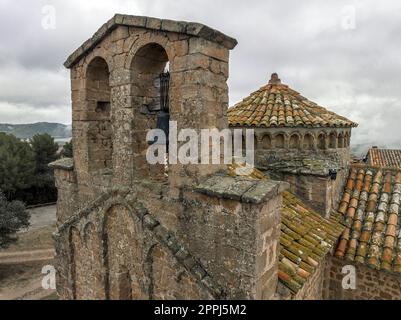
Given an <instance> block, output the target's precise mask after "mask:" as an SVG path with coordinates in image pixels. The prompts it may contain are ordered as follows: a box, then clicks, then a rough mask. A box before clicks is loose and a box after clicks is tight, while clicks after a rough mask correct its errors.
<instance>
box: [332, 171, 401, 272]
mask: <svg viewBox="0 0 401 320" xmlns="http://www.w3.org/2000/svg"><path fill="white" fill-rule="evenodd" d="M358 180H359V181H361V182H362V184H363V188H362V189H361V191H360V190H359V188H360V185H361V184H358V183H356V181H358ZM351 186H352V187H353V189H352V188H351ZM351 195H352V196H351ZM400 202H401V171H397V170H393V169H389V168H378V167H368V166H362V167H361V166H353V167H352V168H351V169H350V173H349V177H348V181H347V184H346V186H345V189H344V193H343V196H342V200H341V203H340V206H339V210H338V211H339V213H340V214H342V215H343V223H344V224H345V225H346V226H347V229H345V230H344V232H343V233H342V235H341V237H340V240H339V242H338V244H337V249H336V251H335V255H336V256H338V257H345V258H346V259H349V260H351V261H358V262H360V263H364V264H366V265H368V266H369V267H371V268H374V269H377V270H386V271H389V272H397V273H401V233H400V223H399V219H398V215H399V212H400Z"/></svg>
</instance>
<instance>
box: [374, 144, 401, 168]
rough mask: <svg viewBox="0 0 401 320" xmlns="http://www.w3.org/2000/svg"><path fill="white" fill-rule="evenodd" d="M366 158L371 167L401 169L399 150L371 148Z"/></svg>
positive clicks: (400, 152) (400, 153)
mask: <svg viewBox="0 0 401 320" xmlns="http://www.w3.org/2000/svg"><path fill="white" fill-rule="evenodd" d="M367 157H368V164H369V165H372V166H380V167H396V168H401V150H394V149H379V148H371V149H369V151H368V154H367Z"/></svg>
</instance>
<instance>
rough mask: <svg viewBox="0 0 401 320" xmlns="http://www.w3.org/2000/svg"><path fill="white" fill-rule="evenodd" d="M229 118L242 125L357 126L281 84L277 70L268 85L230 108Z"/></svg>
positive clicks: (236, 124) (231, 122) (233, 123)
mask: <svg viewBox="0 0 401 320" xmlns="http://www.w3.org/2000/svg"><path fill="white" fill-rule="evenodd" d="M228 122H229V125H230V126H239V127H356V126H357V124H356V123H355V122H352V121H350V120H348V119H347V118H345V117H342V116H339V115H338V114H336V113H334V112H331V111H329V110H327V109H325V108H323V107H321V106H319V105H317V104H316V103H314V102H312V101H309V100H308V99H306V98H305V97H303V96H301V95H300V94H299V93H298V92H296V91H294V90H292V89H291V88H289V87H288V86H287V85H285V84H282V83H281V81H280V79H279V78H278V76H277V74H276V73H273V74H272V77H271V79H270V81H269V83H268V84H267V85H265V86H263V87H261V88H260V89H259V90H257V91H255V92H253V93H251V94H250V95H249V96H248V97H247V98H245V99H244V100H242V101H241V102H239V103H237V104H236V105H234V106H233V107H232V108H229V109H228Z"/></svg>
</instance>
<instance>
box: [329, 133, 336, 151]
mask: <svg viewBox="0 0 401 320" xmlns="http://www.w3.org/2000/svg"><path fill="white" fill-rule="evenodd" d="M329 148H330V149H335V148H337V137H336V133H335V132H332V133H330V136H329Z"/></svg>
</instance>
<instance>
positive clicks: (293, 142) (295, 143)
mask: <svg viewBox="0 0 401 320" xmlns="http://www.w3.org/2000/svg"><path fill="white" fill-rule="evenodd" d="M299 147H300V139H299V135H297V134H293V135H291V137H290V148H291V149H298V148H299Z"/></svg>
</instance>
